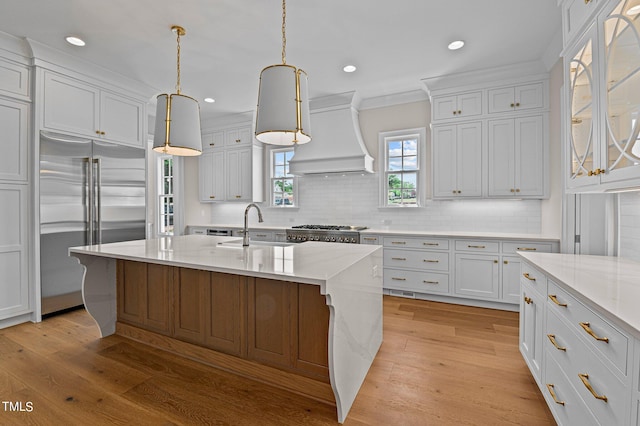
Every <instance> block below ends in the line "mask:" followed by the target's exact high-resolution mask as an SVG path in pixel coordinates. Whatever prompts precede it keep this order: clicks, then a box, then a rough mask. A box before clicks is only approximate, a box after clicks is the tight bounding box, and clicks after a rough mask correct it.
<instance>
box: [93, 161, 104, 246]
mask: <svg viewBox="0 0 640 426" xmlns="http://www.w3.org/2000/svg"><path fill="white" fill-rule="evenodd" d="M93 164H94V165H95V168H96V170H95V173H94V176H93V178H94V179H95V185H96V190H95V193H94V197H95V202H94V205H95V209H96V212H95V232H96V241H95V243H96V244H102V214H101V213H102V194H101V193H100V188H101V187H102V178H101V176H100V172H101V168H100V166H101V165H100V159H99V158H94V159H93Z"/></svg>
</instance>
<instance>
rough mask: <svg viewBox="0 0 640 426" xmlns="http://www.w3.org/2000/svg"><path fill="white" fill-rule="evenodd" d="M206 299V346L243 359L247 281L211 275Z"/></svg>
mask: <svg viewBox="0 0 640 426" xmlns="http://www.w3.org/2000/svg"><path fill="white" fill-rule="evenodd" d="M254 290H255V288H254ZM254 295H255V291H254ZM205 300H206V302H205V306H206V309H205V311H206V312H207V317H206V318H205V321H206V325H205V333H206V334H205V345H206V346H208V347H210V348H212V349H215V350H218V351H221V352H225V353H228V354H231V355H236V356H244V355H245V353H246V343H245V342H246V333H245V330H246V329H245V327H246V322H245V318H246V313H247V308H246V303H245V301H246V278H245V277H241V276H239V275H230V274H223V273H219V272H212V273H211V283H210V285H209V286H207V291H206V293H205ZM254 313H255V311H254ZM254 318H255V317H254Z"/></svg>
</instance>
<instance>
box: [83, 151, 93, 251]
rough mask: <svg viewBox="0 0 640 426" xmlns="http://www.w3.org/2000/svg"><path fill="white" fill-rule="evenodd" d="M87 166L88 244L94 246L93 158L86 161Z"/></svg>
mask: <svg viewBox="0 0 640 426" xmlns="http://www.w3.org/2000/svg"><path fill="white" fill-rule="evenodd" d="M84 161H85V164H86V165H87V224H88V225H87V228H88V229H87V244H88V245H90V246H91V245H93V236H94V235H93V234H94V226H93V214H94V209H93V207H94V199H95V194H94V189H95V186H94V182H93V162H92V160H91V158H89V157H87V158H85V159H84Z"/></svg>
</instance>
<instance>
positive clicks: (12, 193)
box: [0, 183, 31, 326]
mask: <svg viewBox="0 0 640 426" xmlns="http://www.w3.org/2000/svg"><path fill="white" fill-rule="evenodd" d="M28 189H29V188H28V186H27V185H18V184H2V183H0V199H2V208H1V209H0V276H2V279H0V294H1V295H2V297H0V326H2V324H3V321H2V320H7V319H10V318H13V317H17V316H19V315H23V314H27V313H29V312H31V307H30V303H29V301H30V294H29V291H30V289H29V276H28V275H29V273H28V255H29V251H28V247H29V244H28V241H27V238H28V226H29V223H28V222H29V215H28V214H27V212H28V210H27V208H28V196H29V195H28V194H29V191H28Z"/></svg>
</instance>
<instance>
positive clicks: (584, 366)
mask: <svg viewBox="0 0 640 426" xmlns="http://www.w3.org/2000/svg"><path fill="white" fill-rule="evenodd" d="M549 336H553V340H555V343H556V345H557V346H558V347H559V348H560V349H559V348H557V347H555V345H554V344H553V343H552V341H551V339H549ZM546 340H547V342H546V353H547V355H548V356H547V360H549V359H554V360H555V361H556V362H557V363H558V365H559V366H560V367H561V369H562V371H563V372H564V373H565V374H566V376H567V378H568V379H569V382H570V383H571V384H572V385H573V387H574V388H575V389H576V392H577V394H578V395H580V397H581V398H582V400H583V401H584V402H585V403H586V404H587V406H588V407H589V409H590V410H591V412H592V413H593V414H594V415H595V416H596V417H597V419H598V420H599V421H600V423H601V424H603V425H621V424H627V421H626V414H627V412H628V405H627V404H628V398H627V397H626V395H627V393H628V389H627V386H625V384H624V383H623V382H621V381H620V379H618V378H617V377H616V376H615V375H612V374H611V373H610V371H609V370H608V369H607V368H606V367H605V366H604V365H603V363H602V362H601V360H600V356H598V355H596V354H595V353H594V352H593V351H591V350H590V349H589V348H588V347H587V345H586V343H585V342H583V341H582V340H581V339H580V338H579V337H578V336H577V335H576V334H575V333H574V332H573V331H570V327H569V326H568V325H567V324H565V322H564V321H563V320H561V319H560V317H559V316H558V315H556V314H555V313H553V312H552V311H547V328H546ZM580 375H582V378H581V377H580ZM588 386H589V387H591V390H590V389H589V388H588ZM592 391H593V393H592ZM596 395H597V396H599V397H606V399H607V401H606V402H605V401H603V400H602V399H599V398H596Z"/></svg>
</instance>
